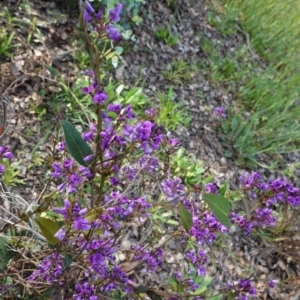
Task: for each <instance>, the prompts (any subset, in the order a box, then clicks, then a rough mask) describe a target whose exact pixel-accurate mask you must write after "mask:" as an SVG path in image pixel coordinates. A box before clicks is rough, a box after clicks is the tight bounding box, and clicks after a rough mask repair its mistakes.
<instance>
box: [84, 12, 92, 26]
mask: <svg viewBox="0 0 300 300" xmlns="http://www.w3.org/2000/svg"><path fill="white" fill-rule="evenodd" d="M83 20H84V21H85V22H87V23H88V22H92V21H93V18H92V16H91V14H90V13H89V12H88V10H87V9H85V10H84V11H83Z"/></svg>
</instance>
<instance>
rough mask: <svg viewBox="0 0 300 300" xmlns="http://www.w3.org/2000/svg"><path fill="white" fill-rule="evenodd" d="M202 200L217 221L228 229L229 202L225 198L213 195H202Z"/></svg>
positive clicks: (229, 224) (229, 223)
mask: <svg viewBox="0 0 300 300" xmlns="http://www.w3.org/2000/svg"><path fill="white" fill-rule="evenodd" d="M203 200H204V201H205V202H206V203H207V204H208V206H209V207H210V209H211V210H212V212H213V213H214V215H215V217H216V218H217V220H218V221H219V222H221V223H222V224H223V225H224V226H226V227H227V228H229V227H230V226H231V222H230V219H229V218H228V214H229V209H230V204H229V201H228V200H227V199H226V198H225V197H223V196H220V195H215V194H204V195H203Z"/></svg>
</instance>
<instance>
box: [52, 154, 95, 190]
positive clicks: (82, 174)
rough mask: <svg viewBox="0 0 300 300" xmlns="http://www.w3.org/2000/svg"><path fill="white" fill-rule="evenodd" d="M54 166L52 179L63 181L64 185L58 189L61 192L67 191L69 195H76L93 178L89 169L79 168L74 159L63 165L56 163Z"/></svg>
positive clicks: (66, 161) (66, 160)
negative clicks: (80, 187) (85, 182)
mask: <svg viewBox="0 0 300 300" xmlns="http://www.w3.org/2000/svg"><path fill="white" fill-rule="evenodd" d="M52 166H53V169H54V171H53V172H51V177H52V178H54V179H57V178H58V179H61V180H63V183H61V184H60V185H59V186H58V187H57V190H58V191H59V192H61V191H64V190H65V189H67V191H68V193H75V192H76V191H77V188H78V187H79V186H80V185H81V184H82V183H83V182H84V181H85V180H86V179H88V178H90V177H91V172H90V170H89V169H88V168H87V167H84V166H79V167H78V166H77V165H75V163H74V161H73V160H72V159H65V160H63V161H62V162H61V163H58V162H54V163H53V164H52Z"/></svg>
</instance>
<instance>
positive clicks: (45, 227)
mask: <svg viewBox="0 0 300 300" xmlns="http://www.w3.org/2000/svg"><path fill="white" fill-rule="evenodd" d="M34 221H35V222H36V223H37V224H38V226H39V228H40V230H41V232H42V235H43V236H44V237H45V238H46V239H47V241H48V243H49V244H51V245H56V244H57V243H58V241H59V239H58V238H57V237H55V236H54V235H55V233H56V232H57V231H58V230H59V225H58V223H57V222H55V221H52V220H50V219H47V218H43V217H36V218H34Z"/></svg>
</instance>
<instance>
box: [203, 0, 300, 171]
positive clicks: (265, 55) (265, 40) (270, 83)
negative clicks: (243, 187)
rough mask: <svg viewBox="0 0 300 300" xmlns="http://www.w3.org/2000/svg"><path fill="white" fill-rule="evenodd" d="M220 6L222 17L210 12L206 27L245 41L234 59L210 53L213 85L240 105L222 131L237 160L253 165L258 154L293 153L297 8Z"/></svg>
mask: <svg viewBox="0 0 300 300" xmlns="http://www.w3.org/2000/svg"><path fill="white" fill-rule="evenodd" d="M220 2H221V3H222V5H221V6H218V5H217V7H218V9H219V11H220V12H222V14H221V16H220V15H218V18H217V17H215V14H213V13H212V12H210V14H209V16H208V21H209V22H210V24H212V25H213V26H215V27H216V28H218V29H219V30H220V31H221V32H222V33H223V34H224V35H227V36H228V35H231V34H234V33H236V32H237V31H238V32H241V33H243V35H244V36H245V41H246V45H245V47H244V49H241V51H239V53H237V54H235V55H233V54H232V53H227V54H226V55H225V56H223V57H222V55H221V56H220V54H219V53H217V52H216V51H215V50H213V51H212V52H210V55H211V69H212V75H211V76H212V80H214V81H217V82H223V83H226V84H227V85H229V88H230V89H231V91H233V92H234V93H235V97H236V99H237V101H238V102H239V104H240V107H239V108H236V109H235V111H234V113H233V114H232V116H230V118H229V121H228V122H227V123H226V124H225V123H224V126H223V130H224V132H225V135H226V136H227V138H228V142H229V143H231V144H232V145H233V146H234V148H235V149H236V150H237V151H238V153H239V155H240V157H241V158H244V159H246V160H250V161H252V162H255V163H258V162H259V159H258V155H259V154H262V153H264V154H270V155H273V157H276V155H280V154H284V153H289V152H294V151H295V150H297V149H298V144H299V132H300V131H299V123H298V121H297V115H298V114H299V111H298V109H299V105H298V99H299V84H298V83H299V67H298V61H299V55H300V54H299V38H298V36H299V18H298V15H299V12H300V11H299V5H298V6H297V5H294V4H293V3H291V2H284V3H283V2H279V1H274V0H270V1H267V2H265V3H264V5H261V3H260V2H259V1H238V0H237V1H235V0H233V1H220ZM215 3H216V2H215ZM287 15H288V16H289V18H288V20H286V16H287ZM254 51H256V53H257V54H256V53H254ZM251 57H252V58H253V59H251ZM225 139H226V137H225ZM264 166H265V167H267V166H266V165H264Z"/></svg>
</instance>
